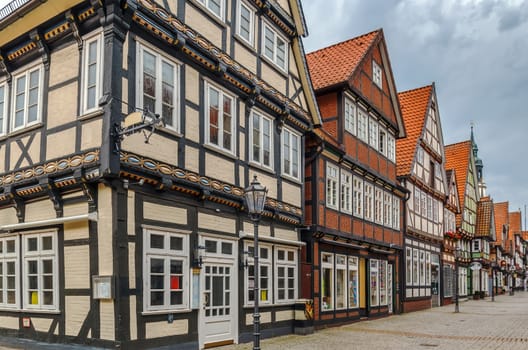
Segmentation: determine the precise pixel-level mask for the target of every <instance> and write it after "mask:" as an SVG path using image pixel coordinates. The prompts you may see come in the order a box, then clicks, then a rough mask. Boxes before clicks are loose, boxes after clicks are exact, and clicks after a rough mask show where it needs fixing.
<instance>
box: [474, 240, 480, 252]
mask: <svg viewBox="0 0 528 350" xmlns="http://www.w3.org/2000/svg"><path fill="white" fill-rule="evenodd" d="M473 251H474V252H477V253H478V252H480V240H479V239H474V240H473Z"/></svg>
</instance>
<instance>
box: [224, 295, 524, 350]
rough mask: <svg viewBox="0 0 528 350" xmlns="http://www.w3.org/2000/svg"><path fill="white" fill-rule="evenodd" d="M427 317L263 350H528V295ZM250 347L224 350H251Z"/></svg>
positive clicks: (292, 338)
mask: <svg viewBox="0 0 528 350" xmlns="http://www.w3.org/2000/svg"><path fill="white" fill-rule="evenodd" d="M453 311H454V305H448V306H444V307H440V308H435V309H430V310H426V311H419V312H413V313H408V314H403V315H395V316H391V317H387V318H383V319H378V320H373V321H365V322H358V323H354V324H350V325H346V326H342V327H335V328H328V329H323V330H319V331H316V332H315V334H312V335H309V336H296V335H289V336H284V337H277V338H273V339H265V340H263V341H262V342H261V348H262V349H265V350H279V349H285V350H286V349H288V350H296V349H298V350H307V349H335V350H337V349H362V350H368V349H373V350H374V349H376V350H379V349H391V350H397V349H406V350H408V349H427V348H435V349H446V350H447V349H464V350H470V349H475V350H477V349H478V350H481V349H501V350H513V349H519V350H520V349H528V325H527V323H528V293H527V292H516V293H515V295H514V296H509V295H501V296H498V297H496V298H495V302H492V301H491V298H490V297H488V298H486V299H485V300H469V301H467V302H462V303H460V313H458V314H455V313H454V312H453ZM251 348H252V343H247V344H241V345H233V346H226V347H221V348H219V349H221V350H246V349H251Z"/></svg>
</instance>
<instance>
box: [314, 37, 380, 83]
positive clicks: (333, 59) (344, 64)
mask: <svg viewBox="0 0 528 350" xmlns="http://www.w3.org/2000/svg"><path fill="white" fill-rule="evenodd" d="M380 34H381V29H378V30H375V31H373V32H370V33H367V34H363V35H360V36H358V37H356V38H352V39H349V40H346V41H343V42H340V43H337V44H335V45H332V46H328V47H325V48H323V49H320V50H317V51H314V52H311V53H309V54H307V55H306V61H307V63H308V67H309V71H310V77H311V78H312V84H313V87H314V90H319V89H322V88H325V87H328V86H332V85H335V84H339V83H342V82H345V81H347V80H348V79H349V78H350V77H351V76H352V74H353V73H354V71H355V70H356V68H357V67H358V66H359V63H360V62H361V60H362V59H363V57H364V56H365V54H366V53H367V51H368V50H369V48H370V47H371V46H372V44H373V43H374V41H375V39H376V38H377V37H378V36H379V35H380Z"/></svg>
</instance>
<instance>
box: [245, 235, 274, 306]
mask: <svg viewBox="0 0 528 350" xmlns="http://www.w3.org/2000/svg"><path fill="white" fill-rule="evenodd" d="M246 247H247V249H246V251H247V252H249V259H248V267H247V269H246V281H247V287H248V288H246V304H247V305H250V304H253V303H254V301H255V294H254V293H255V291H254V290H253V286H254V285H255V262H254V260H253V256H254V248H253V247H254V246H253V244H252V243H246ZM272 249H273V247H272V246H271V245H265V244H261V245H259V250H260V255H259V280H260V284H259V293H260V299H259V303H261V304H270V303H271V302H272V300H273V299H272V298H273V295H272V281H273V276H272Z"/></svg>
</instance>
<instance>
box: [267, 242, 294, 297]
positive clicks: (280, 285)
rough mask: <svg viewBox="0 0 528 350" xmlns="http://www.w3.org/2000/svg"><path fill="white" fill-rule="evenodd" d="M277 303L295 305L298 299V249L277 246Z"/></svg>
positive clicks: (275, 281)
mask: <svg viewBox="0 0 528 350" xmlns="http://www.w3.org/2000/svg"><path fill="white" fill-rule="evenodd" d="M274 248H275V277H274V279H273V280H274V284H275V302H276V303H293V302H295V299H296V298H297V288H296V286H297V260H298V259H297V252H298V251H297V249H296V248H288V247H284V246H275V247H274Z"/></svg>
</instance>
